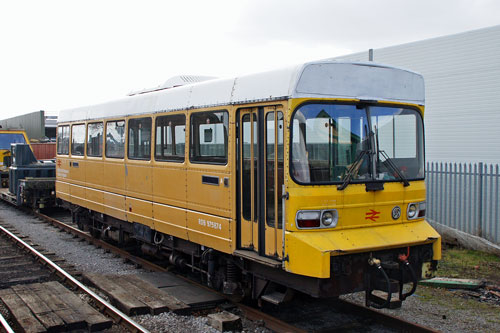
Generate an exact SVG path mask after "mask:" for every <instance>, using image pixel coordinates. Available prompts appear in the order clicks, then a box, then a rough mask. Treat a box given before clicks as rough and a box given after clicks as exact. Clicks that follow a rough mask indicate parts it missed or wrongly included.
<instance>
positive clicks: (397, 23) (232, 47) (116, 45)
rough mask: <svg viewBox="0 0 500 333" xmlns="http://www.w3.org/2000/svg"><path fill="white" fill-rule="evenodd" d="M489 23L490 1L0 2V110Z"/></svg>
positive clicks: (495, 14)
mask: <svg viewBox="0 0 500 333" xmlns="http://www.w3.org/2000/svg"><path fill="white" fill-rule="evenodd" d="M497 24H500V1H494V0H489V1H488V0H475V1H474V0H470V1H464V0H455V1H453V0H440V1H436V0H434V1H432V0H420V1H417V0H414V1H410V0H406V1H403V0H399V1H396V0H379V1H374V0H364V1H362V0H345V1H339V0H338V1H333V0H332V1H326V0H324V1H320V0H304V1H299V0H292V1H285V0H283V1H271V0H268V1H262V0H253V1H250V0H245V1H234V0H233V1H229V0H224V1H223V0H220V1H219V0H212V1H189V0H184V1H149V0H144V1H127V0H121V1H117V0H107V1H104V0H101V1H95V0H87V1H68V0H60V1H55V0H45V1H35V0H33V1H28V0H25V1H3V0H0V42H1V44H0V45H1V49H0V92H1V98H0V119H3V118H7V117H10V116H13V115H18V114H23V113H28V112H32V111H36V110H41V109H43V110H47V111H49V112H55V111H58V110H60V109H64V108H69V107H76V106H81V105H86V104H94V103H98V102H102V101H105V100H109V99H114V98H121V97H123V96H124V95H125V94H126V93H128V92H129V91H132V90H137V89H141V88H147V87H153V86H157V85H159V84H161V83H163V82H164V81H166V80H167V79H168V78H169V77H171V76H174V75H179V74H198V75H212V76H219V77H222V76H233V75H238V74H242V73H249V72H255V71H262V70H268V69H271V68H276V67H280V66H285V65H289V64H294V63H298V62H303V61H308V60H315V59H321V58H326V57H333V56H339V55H343V54H348V53H352V52H357V51H362V50H367V49H369V48H380V47H385V46H391V45H396V44H401V43H407V42H412V41H416V40H422V39H427V38H432V37H438V36H443V35H448V34H454V33H460V32H464V31H468V30H473V29H478V28H483V27H487V26H492V25H497Z"/></svg>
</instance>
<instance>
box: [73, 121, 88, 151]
mask: <svg viewBox="0 0 500 333" xmlns="http://www.w3.org/2000/svg"><path fill="white" fill-rule="evenodd" d="M84 150H85V125H84V124H81V125H73V126H71V155H78V156H83V154H84V153H85V151H84Z"/></svg>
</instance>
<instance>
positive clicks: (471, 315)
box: [341, 286, 500, 333]
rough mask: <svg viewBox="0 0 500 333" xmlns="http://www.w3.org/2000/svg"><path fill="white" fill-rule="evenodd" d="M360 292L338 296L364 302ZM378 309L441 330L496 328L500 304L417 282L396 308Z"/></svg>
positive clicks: (499, 327)
mask: <svg viewBox="0 0 500 333" xmlns="http://www.w3.org/2000/svg"><path fill="white" fill-rule="evenodd" d="M364 295H365V294H364V293H355V294H350V295H345V296H341V298H343V299H346V300H349V301H353V302H356V303H359V304H364V302H365V300H364ZM428 295H432V298H429V296H428ZM380 311H382V312H384V313H387V314H390V315H393V316H397V317H400V318H403V319H405V320H407V321H410V322H414V323H417V324H419V325H423V326H426V327H430V328H433V329H435V330H438V331H441V332H450V333H451V332H453V333H454V332H500V306H498V305H494V304H485V303H480V302H478V301H476V300H467V299H465V298H463V297H461V296H460V295H459V294H456V293H455V292H454V291H448V290H445V289H435V288H431V287H424V286H419V287H418V288H417V291H416V293H415V294H414V295H412V296H410V297H408V298H407V299H406V300H405V301H404V302H403V305H402V307H401V308H400V309H395V310H388V309H383V310H380Z"/></svg>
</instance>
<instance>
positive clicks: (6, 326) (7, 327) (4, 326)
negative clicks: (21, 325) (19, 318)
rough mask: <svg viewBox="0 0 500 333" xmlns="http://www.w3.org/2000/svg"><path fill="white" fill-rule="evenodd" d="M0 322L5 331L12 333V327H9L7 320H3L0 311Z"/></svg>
mask: <svg viewBox="0 0 500 333" xmlns="http://www.w3.org/2000/svg"><path fill="white" fill-rule="evenodd" d="M0 324H2V326H3V328H4V329H5V331H7V333H14V330H13V329H12V327H10V325H9V323H8V322H7V320H5V318H4V317H3V316H2V314H1V313H0Z"/></svg>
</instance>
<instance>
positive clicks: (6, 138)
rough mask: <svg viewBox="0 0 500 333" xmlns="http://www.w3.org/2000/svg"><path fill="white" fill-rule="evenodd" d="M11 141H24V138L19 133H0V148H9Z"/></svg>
mask: <svg viewBox="0 0 500 333" xmlns="http://www.w3.org/2000/svg"><path fill="white" fill-rule="evenodd" d="M11 143H26V140H25V139H24V135H22V134H20V133H0V149H8V150H10V144H11Z"/></svg>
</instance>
